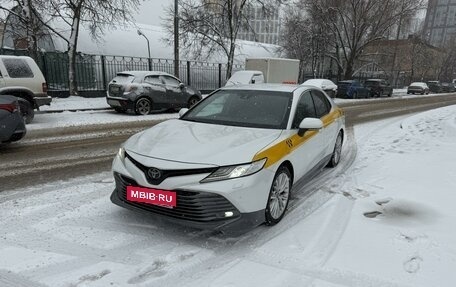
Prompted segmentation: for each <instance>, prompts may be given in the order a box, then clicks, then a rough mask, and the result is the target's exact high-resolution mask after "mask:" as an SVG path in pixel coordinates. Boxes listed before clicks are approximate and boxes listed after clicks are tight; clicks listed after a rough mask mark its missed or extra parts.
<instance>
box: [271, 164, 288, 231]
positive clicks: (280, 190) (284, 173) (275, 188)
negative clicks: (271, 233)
mask: <svg viewBox="0 0 456 287" xmlns="http://www.w3.org/2000/svg"><path fill="white" fill-rule="evenodd" d="M292 184H293V183H292V177H291V173H290V171H289V169H288V168H287V167H285V166H281V167H280V168H279V169H278V170H277V172H276V174H275V176H274V180H273V181H272V185H271V189H270V191H269V196H268V202H267V204H266V210H265V218H266V225H269V226H272V225H275V224H277V223H279V221H280V220H282V218H283V217H284V215H285V212H286V210H287V207H288V202H289V201H290V192H291V186H292Z"/></svg>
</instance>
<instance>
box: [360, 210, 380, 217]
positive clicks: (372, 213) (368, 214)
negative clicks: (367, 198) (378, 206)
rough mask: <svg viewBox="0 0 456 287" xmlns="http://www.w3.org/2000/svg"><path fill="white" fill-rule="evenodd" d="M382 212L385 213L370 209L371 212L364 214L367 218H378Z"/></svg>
mask: <svg viewBox="0 0 456 287" xmlns="http://www.w3.org/2000/svg"><path fill="white" fill-rule="evenodd" d="M381 214H383V213H381V212H380V211H370V212H365V213H364V216H365V217H367V218H376V217H377V216H379V215H381Z"/></svg>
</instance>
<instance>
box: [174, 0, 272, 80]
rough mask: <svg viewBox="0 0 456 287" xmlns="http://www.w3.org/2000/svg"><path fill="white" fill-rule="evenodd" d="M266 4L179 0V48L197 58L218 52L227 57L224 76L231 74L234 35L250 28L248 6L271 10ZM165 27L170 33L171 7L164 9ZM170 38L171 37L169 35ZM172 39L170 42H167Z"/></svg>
mask: <svg viewBox="0 0 456 287" xmlns="http://www.w3.org/2000/svg"><path fill="white" fill-rule="evenodd" d="M270 3H279V1H271V0H270V1H260V0H179V1H178V18H179V39H180V41H181V43H180V44H181V45H180V46H181V47H182V48H183V49H184V50H185V51H187V52H190V53H192V54H193V56H195V57H197V58H201V57H203V56H204V55H206V56H209V55H211V54H212V53H214V52H220V51H221V52H222V54H223V55H225V56H226V58H227V77H229V76H230V75H231V72H232V68H233V62H234V55H235V50H236V48H237V42H236V41H237V39H238V34H239V32H240V31H241V29H242V28H244V29H250V30H251V31H253V27H250V25H249V15H248V13H249V9H250V8H251V7H252V5H254V4H256V5H261V6H262V7H263V12H264V13H268V11H272V10H271V6H270ZM167 14H168V15H167V18H166V19H165V20H166V23H165V27H166V28H167V30H168V31H169V34H170V35H172V34H173V32H174V30H173V23H174V21H173V19H174V7H170V8H169V9H168V13H167ZM169 38H172V37H169ZM169 42H172V41H169Z"/></svg>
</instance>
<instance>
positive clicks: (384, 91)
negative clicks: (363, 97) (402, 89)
mask: <svg viewBox="0 0 456 287" xmlns="http://www.w3.org/2000/svg"><path fill="white" fill-rule="evenodd" d="M364 86H365V87H366V88H368V89H370V96H371V97H381V96H388V97H391V96H392V95H393V87H391V85H390V84H389V83H388V82H387V81H386V80H383V79H368V80H366V81H365V82H364Z"/></svg>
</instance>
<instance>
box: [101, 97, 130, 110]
mask: <svg viewBox="0 0 456 287" xmlns="http://www.w3.org/2000/svg"><path fill="white" fill-rule="evenodd" d="M106 102H107V103H108V105H109V106H111V108H114V109H122V110H134V108H135V102H134V101H132V100H129V99H125V98H120V97H110V96H107V97H106Z"/></svg>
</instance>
